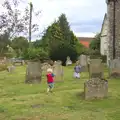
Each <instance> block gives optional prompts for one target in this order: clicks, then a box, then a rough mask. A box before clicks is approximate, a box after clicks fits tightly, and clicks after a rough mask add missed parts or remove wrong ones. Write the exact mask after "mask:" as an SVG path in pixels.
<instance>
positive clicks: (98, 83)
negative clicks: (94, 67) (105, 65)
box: [84, 78, 108, 100]
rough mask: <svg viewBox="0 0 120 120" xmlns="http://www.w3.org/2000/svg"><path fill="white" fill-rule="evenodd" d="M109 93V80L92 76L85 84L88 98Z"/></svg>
mask: <svg viewBox="0 0 120 120" xmlns="http://www.w3.org/2000/svg"><path fill="white" fill-rule="evenodd" d="M107 94H108V81H107V80H104V79H100V78H92V79H91V80H89V81H87V82H85V84H84V97H85V99H86V100H91V99H95V98H97V99H98V98H104V97H107Z"/></svg>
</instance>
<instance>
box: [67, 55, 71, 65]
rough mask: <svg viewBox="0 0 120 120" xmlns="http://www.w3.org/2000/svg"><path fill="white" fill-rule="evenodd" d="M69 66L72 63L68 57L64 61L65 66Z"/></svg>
mask: <svg viewBox="0 0 120 120" xmlns="http://www.w3.org/2000/svg"><path fill="white" fill-rule="evenodd" d="M71 64H72V61H71V59H70V57H69V56H68V57H67V60H66V66H68V65H71Z"/></svg>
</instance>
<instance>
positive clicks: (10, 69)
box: [7, 65, 15, 73]
mask: <svg viewBox="0 0 120 120" xmlns="http://www.w3.org/2000/svg"><path fill="white" fill-rule="evenodd" d="M7 71H8V72H9V73H13V72H14V71H15V66H13V65H12V66H8V67H7Z"/></svg>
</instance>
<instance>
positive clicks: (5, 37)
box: [0, 32, 10, 55]
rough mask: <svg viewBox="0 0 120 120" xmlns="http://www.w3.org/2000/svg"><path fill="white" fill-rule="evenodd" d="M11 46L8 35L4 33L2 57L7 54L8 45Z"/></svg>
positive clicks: (1, 43)
mask: <svg viewBox="0 0 120 120" xmlns="http://www.w3.org/2000/svg"><path fill="white" fill-rule="evenodd" d="M9 44H10V40H9V35H8V33H6V32H5V33H4V34H1V35H0V55H3V54H4V53H5V52H7V45H9Z"/></svg>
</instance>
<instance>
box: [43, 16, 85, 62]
mask: <svg viewBox="0 0 120 120" xmlns="http://www.w3.org/2000/svg"><path fill="white" fill-rule="evenodd" d="M41 44H42V45H43V48H44V50H47V51H49V56H50V58H51V59H52V60H62V61H63V63H64V64H65V61H66V57H67V56H70V57H71V59H72V60H73V61H74V60H76V58H77V56H78V55H79V54H80V53H81V51H82V50H83V46H82V45H81V44H80V43H79V41H78V39H77V38H76V36H75V35H74V33H73V31H71V30H70V27H69V23H68V21H67V18H66V16H65V14H62V15H61V16H60V17H59V19H58V20H57V21H54V23H53V24H52V25H51V26H49V27H48V28H47V30H46V32H45V34H44V35H43V37H42V40H41Z"/></svg>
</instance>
